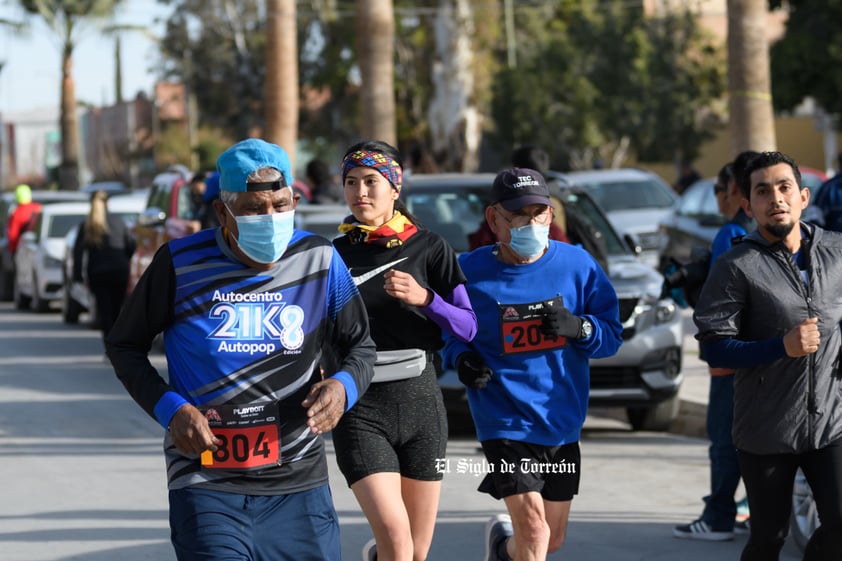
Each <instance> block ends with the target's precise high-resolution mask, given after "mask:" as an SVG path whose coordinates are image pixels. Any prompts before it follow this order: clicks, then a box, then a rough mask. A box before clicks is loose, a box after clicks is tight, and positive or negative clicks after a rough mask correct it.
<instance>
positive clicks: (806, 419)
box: [693, 152, 842, 561]
mask: <svg viewBox="0 0 842 561" xmlns="http://www.w3.org/2000/svg"><path fill="white" fill-rule="evenodd" d="M746 177H747V178H748V179H749V181H748V182H742V183H743V185H742V187H743V196H744V197H745V200H744V201H743V208H744V209H745V211H746V212H747V213H748V214H749V215H750V216H752V217H753V218H754V219H755V220H756V221H757V230H756V231H755V232H753V233H751V234H749V235H748V236H746V238H745V239H744V240H743V241H742V242H741V243H739V244H737V245H736V246H734V247H733V248H732V249H731V250H729V251H728V252H726V253H725V254H723V255H722V256H721V257H720V258H719V259H717V260H716V261H715V262H714V264H713V268H712V270H711V273H710V277H708V281H709V282H706V283H705V286H704V289H703V290H702V294H701V296H700V298H699V303H698V305H697V306H696V309H695V313H694V316H693V319H694V321H695V322H696V326H697V327H698V329H699V333H698V335H697V337H698V339H699V340H700V342H701V345H702V354H703V356H704V358H705V359H706V360H707V362H708V364H709V365H710V366H712V367H720V368H735V369H736V377H735V380H734V429H733V436H734V445H735V446H736V448H737V450H738V455H739V461H740V470H741V472H742V476H743V481H744V483H745V487H746V491H747V493H748V500H749V508H750V510H751V536H750V537H749V540H748V543H747V544H746V546H745V549H744V550H743V554H742V557H741V559H742V561H761V560H762V561H767V560H777V559H778V558H779V554H780V550H781V547H782V546H783V543H784V540H785V538H786V535H787V529H788V524H789V516H790V510H791V508H792V505H791V501H792V485H793V481H794V478H795V473H796V471H797V470H798V468H799V467H800V468H801V469H802V470H803V472H804V475H805V476H806V478H807V481H808V483H809V484H810V486H811V488H812V489H813V495H814V497H815V500H816V507H817V509H818V513H819V518H820V519H821V522H822V526H821V528H819V529H818V530H817V531H816V532H815V533H814V535H813V537H812V539H811V540H810V543H809V544H808V545H807V548H806V551H805V554H804V559H805V560H834V561H838V560H839V559H842V374H841V373H840V370H839V359H840V347H842V335H840V325H839V324H840V321H842V234H839V233H836V232H830V231H825V230H822V229H820V228H816V227H815V226H812V225H809V224H807V223H804V222H800V220H799V219H800V217H801V212H802V210H803V209H804V208H806V207H807V205H808V204H809V202H810V191H809V189H807V188H804V187H803V185H802V182H801V173H800V171H799V170H798V166H797V165H796V163H795V162H794V161H793V160H792V159H791V158H790V157H789V156H787V155H785V154H781V153H780V152H764V153H761V154H759V155H758V156H756V157H755V158H754V159H752V160H751V161H750V162H749V164H748V167H747V168H746Z"/></svg>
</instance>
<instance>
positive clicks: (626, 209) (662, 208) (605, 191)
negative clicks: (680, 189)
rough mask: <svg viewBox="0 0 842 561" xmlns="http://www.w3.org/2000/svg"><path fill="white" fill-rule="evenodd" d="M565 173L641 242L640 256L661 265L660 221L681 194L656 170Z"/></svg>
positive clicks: (633, 239) (617, 224)
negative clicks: (655, 172) (655, 171)
mask: <svg viewBox="0 0 842 561" xmlns="http://www.w3.org/2000/svg"><path fill="white" fill-rule="evenodd" d="M562 176H563V177H564V178H565V179H566V180H567V181H568V182H569V183H571V184H573V185H575V186H577V187H579V188H580V189H585V190H586V191H587V192H588V193H589V194H590V195H591V197H593V199H594V200H595V201H596V202H597V204H598V205H599V206H600V207H602V210H604V211H605V214H607V215H608V220H610V221H611V224H612V225H613V226H614V228H615V229H616V230H617V231H618V232H620V233H621V234H622V235H623V236H624V237H625V238H626V239H627V241H629V243H630V245H633V246H635V245H636V246H638V247H639V248H640V252H639V253H638V258H639V259H640V260H641V261H643V262H644V263H646V264H647V265H649V266H650V267H654V268H658V266H659V265H660V263H659V259H660V251H661V248H662V247H663V243H662V240H661V235H662V234H661V233H660V231H659V229H658V225H659V224H660V223H661V222H662V221H664V220H665V219H666V218H667V216H669V214H670V213H671V212H672V208H673V206H674V205H675V201H676V200H678V194H677V193H676V192H675V191H673V189H672V187H670V186H669V185H668V184H667V183H666V182H665V181H664V180H663V179H661V178H660V177H658V176H657V175H655V174H654V173H651V172H648V171H644V170H641V169H635V168H624V169H596V170H590V171H573V172H566V173H564V174H562Z"/></svg>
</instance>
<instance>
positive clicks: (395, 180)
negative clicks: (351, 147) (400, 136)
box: [342, 150, 403, 193]
mask: <svg viewBox="0 0 842 561" xmlns="http://www.w3.org/2000/svg"><path fill="white" fill-rule="evenodd" d="M360 167H363V168H372V169H374V170H376V171H377V172H378V173H379V174H380V175H382V176H383V177H385V178H386V180H387V181H388V182H389V183H391V184H392V188H394V189H395V191H397V192H398V193H400V192H401V187H402V186H403V169H401V165H400V164H399V163H398V162H396V161H395V160H393V159H392V158H390V157H389V156H387V155H386V154H384V153H383V152H370V151H368V150H357V151H355V152H351V153H350V154H348V155H347V156H345V159H344V160H342V181H345V176H346V175H348V171H349V170H351V169H352V168H360Z"/></svg>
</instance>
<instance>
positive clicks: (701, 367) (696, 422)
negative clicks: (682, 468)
mask: <svg viewBox="0 0 842 561" xmlns="http://www.w3.org/2000/svg"><path fill="white" fill-rule="evenodd" d="M682 315H683V317H684V356H683V357H682V358H683V366H682V372H683V374H684V382H683V383H682V384H681V390H679V392H678V395H679V396H680V398H681V406H680V408H679V411H678V417H677V418H676V419H675V421H673V423H672V427H671V428H670V432H673V433H677V434H683V435H686V436H696V437H700V438H707V434H706V431H705V417H706V415H707V405H708V388H709V387H710V374H708V365H707V363H705V362H702V361H701V360H699V344H698V342H697V341H696V338H695V334H696V326H695V325H694V324H693V311H692V310H689V309H688V310H683V311H682Z"/></svg>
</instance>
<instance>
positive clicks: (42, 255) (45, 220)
mask: <svg viewBox="0 0 842 561" xmlns="http://www.w3.org/2000/svg"><path fill="white" fill-rule="evenodd" d="M89 208H90V203H87V202H78V203H55V204H52V205H46V206H44V207H43V208H42V209H41V212H40V213H38V215H37V216H36V218H35V220H33V221H32V224H30V227H29V229H28V230H27V231H26V232H24V233H23V235H21V238H20V242H19V243H18V249H17V252H16V253H15V288H14V301H15V306H16V307H17V308H18V309H19V310H24V309H27V308H29V307H30V306H31V307H32V308H33V309H34V310H35V311H36V312H46V311H47V310H49V308H50V303H51V302H53V301H58V300H59V299H60V298H61V293H62V285H63V283H64V279H63V273H62V269H61V261H62V258H63V257H64V237H65V236H66V235H67V233H68V232H70V231H71V230H74V229H76V228H77V227H78V226H79V224H81V223H82V221H83V220H85V217H86V216H87V215H88V209H89Z"/></svg>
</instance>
